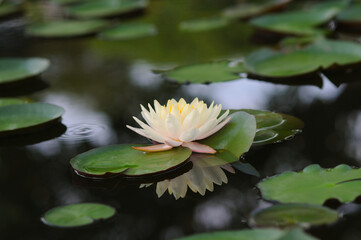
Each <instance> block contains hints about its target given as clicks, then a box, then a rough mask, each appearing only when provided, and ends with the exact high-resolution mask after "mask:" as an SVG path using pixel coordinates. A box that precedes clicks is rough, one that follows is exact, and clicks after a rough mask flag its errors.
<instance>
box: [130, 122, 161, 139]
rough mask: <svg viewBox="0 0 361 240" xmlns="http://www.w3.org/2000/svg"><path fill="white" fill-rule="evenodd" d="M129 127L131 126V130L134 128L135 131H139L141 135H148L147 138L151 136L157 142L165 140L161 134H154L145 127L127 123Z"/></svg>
mask: <svg viewBox="0 0 361 240" xmlns="http://www.w3.org/2000/svg"><path fill="white" fill-rule="evenodd" d="M127 128H129V129H130V130H133V131H134V132H136V133H138V134H139V135H141V136H143V137H146V138H150V139H152V140H154V141H156V142H160V143H163V142H164V140H163V138H162V137H161V136H159V135H158V134H152V133H151V132H150V131H146V130H144V129H141V128H135V127H132V126H129V125H127Z"/></svg>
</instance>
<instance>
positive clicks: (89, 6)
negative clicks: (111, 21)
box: [67, 0, 148, 18]
mask: <svg viewBox="0 0 361 240" xmlns="http://www.w3.org/2000/svg"><path fill="white" fill-rule="evenodd" d="M147 4H148V2H147V1H146V0H97V1H90V2H85V3H81V4H77V5H75V6H72V7H69V8H68V9H67V10H68V13H69V14H70V15H71V16H74V17H78V18H103V17H112V16H118V15H123V14H126V13H130V12H134V11H137V10H141V9H144V8H145V7H146V6H147Z"/></svg>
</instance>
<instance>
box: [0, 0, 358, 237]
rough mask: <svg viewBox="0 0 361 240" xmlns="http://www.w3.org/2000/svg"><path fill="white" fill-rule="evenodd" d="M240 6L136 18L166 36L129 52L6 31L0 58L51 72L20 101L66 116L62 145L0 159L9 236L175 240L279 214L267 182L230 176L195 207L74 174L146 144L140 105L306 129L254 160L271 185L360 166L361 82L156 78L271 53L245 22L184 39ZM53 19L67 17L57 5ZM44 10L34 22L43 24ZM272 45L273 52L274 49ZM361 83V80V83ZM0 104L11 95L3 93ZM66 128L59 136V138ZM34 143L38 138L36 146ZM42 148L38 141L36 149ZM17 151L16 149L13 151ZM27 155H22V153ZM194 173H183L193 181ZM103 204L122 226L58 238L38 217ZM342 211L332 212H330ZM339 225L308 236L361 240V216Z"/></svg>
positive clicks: (110, 44)
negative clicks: (317, 170)
mask: <svg viewBox="0 0 361 240" xmlns="http://www.w3.org/2000/svg"><path fill="white" fill-rule="evenodd" d="M235 2H236V1H232V0H227V1H216V0H202V1H192V0H176V1H166V0H153V1H150V5H149V7H148V8H147V11H146V13H145V14H144V15H142V16H137V19H141V20H144V21H146V22H152V23H154V24H156V26H157V29H158V30H157V35H155V36H149V37H145V38H141V39H135V40H128V41H105V40H99V39H96V38H95V37H84V38H76V39H38V38H30V37H27V36H25V35H24V28H25V27H24V26H25V22H24V19H23V18H15V19H11V20H6V21H2V22H0V57H34V56H36V57H44V58H47V59H49V60H50V62H51V67H50V68H49V69H48V70H47V71H46V72H45V73H44V74H43V80H44V81H45V82H46V83H47V84H49V86H48V87H43V89H42V90H41V91H34V92H31V91H30V90H31V89H30V88H29V92H26V93H21V96H26V97H29V98H31V99H33V100H36V101H41V102H47V103H53V104H56V105H59V106H62V107H63V108H64V109H65V111H66V112H65V114H64V115H63V119H62V124H64V125H65V126H66V127H67V129H66V132H65V133H64V134H62V135H61V136H59V135H60V134H61V133H62V132H64V131H65V129H64V128H63V130H59V129H56V130H55V131H58V134H55V135H57V136H59V137H57V138H55V139H50V140H47V141H43V142H40V143H36V144H32V145H27V146H22V145H24V144H22V143H21V141H20V140H19V141H18V140H14V141H12V142H10V143H11V144H9V142H8V144H6V141H3V142H5V144H4V146H3V147H1V149H0V151H1V152H0V186H1V187H0V189H1V194H0V212H1V216H2V217H1V220H0V232H1V236H2V238H3V239H164V240H165V239H173V238H176V237H180V236H185V235H191V234H194V233H200V232H209V231H213V230H230V229H245V228H248V224H247V219H248V216H249V214H250V213H251V212H252V211H253V210H255V209H257V208H261V207H265V206H267V205H269V203H267V202H266V201H264V200H262V199H260V197H259V192H258V190H257V189H256V188H255V185H256V184H257V183H258V182H259V180H260V178H258V177H255V176H251V175H247V174H244V173H242V172H238V171H236V173H235V174H232V173H230V172H229V171H224V172H225V174H226V176H227V178H228V183H227V184H225V183H223V184H222V185H221V186H218V185H214V191H213V192H210V191H206V192H205V194H204V196H202V195H200V194H198V193H193V192H191V191H190V190H189V189H188V192H187V195H186V196H185V198H180V199H178V200H176V199H175V197H174V196H173V195H170V194H168V193H167V192H165V193H164V194H163V195H162V196H161V197H160V198H158V196H157V193H156V187H155V184H153V185H151V186H148V187H144V188H141V189H140V184H141V183H142V181H141V180H140V179H131V180H127V179H119V178H118V179H112V180H109V181H105V182H104V181H100V180H98V181H91V180H87V179H84V178H82V177H79V176H78V175H76V174H75V173H74V170H73V169H72V168H71V166H70V164H69V161H70V159H71V158H73V157H75V156H76V155H78V154H80V153H82V152H85V151H87V150H90V149H92V148H95V147H100V146H107V145H111V144H118V143H146V142H147V141H146V140H144V139H143V138H142V137H140V136H138V135H136V134H135V133H134V132H132V131H130V130H129V129H127V128H126V125H127V124H129V125H134V120H133V119H132V116H138V115H139V112H140V107H139V104H143V105H144V104H147V103H149V102H152V101H153V100H154V99H157V100H158V101H160V102H161V103H165V101H166V100H167V99H170V98H176V99H179V98H181V97H183V98H185V99H187V100H191V99H193V98H195V97H198V98H200V99H204V100H205V101H206V102H208V103H210V102H211V101H213V100H214V101H215V102H216V103H219V104H222V106H223V108H225V109H241V108H252V109H263V110H270V111H275V112H282V113H286V114H290V115H293V116H296V117H298V118H300V119H302V120H303V121H304V123H305V128H304V131H303V133H302V134H300V135H297V136H296V137H295V138H294V139H292V140H291V141H286V142H283V143H279V144H271V145H265V146H257V147H254V148H252V149H251V151H250V152H248V153H247V154H246V155H245V158H244V159H245V160H246V161H247V162H249V163H251V164H252V165H253V166H254V167H255V168H256V169H257V170H258V171H259V173H260V175H261V178H264V177H267V176H272V175H274V174H277V173H281V172H284V171H286V170H297V171H298V170H301V169H303V168H304V167H306V166H308V165H310V164H312V163H317V164H320V165H321V166H322V167H324V168H332V167H335V166H337V165H338V164H341V163H345V164H348V165H350V166H355V167H360V165H361V150H360V149H361V148H360V143H361V95H360V94H359V92H360V91H361V84H360V83H361V81H360V82H357V81H355V82H353V83H349V84H342V85H341V86H339V87H336V86H335V85H334V84H333V83H331V82H330V81H329V80H328V79H323V87H322V88H319V87H317V86H311V85H307V86H306V85H305V86H302V85H299V86H288V85H281V84H273V83H269V82H264V81H257V80H251V79H241V80H236V81H230V82H224V83H213V84H207V85H201V84H190V85H179V84H176V83H174V82H169V81H164V80H163V79H162V77H161V76H160V75H158V74H155V73H153V72H152V70H154V69H169V68H171V67H174V66H177V65H183V64H192V63H199V62H205V61H211V60H222V59H240V58H243V57H244V56H246V55H247V54H249V53H250V52H252V51H254V50H256V49H258V48H260V47H261V46H265V45H264V44H263V45H262V44H260V43H259V41H257V39H255V36H254V35H253V28H252V27H251V26H250V25H248V24H246V23H243V22H234V23H231V24H230V25H229V26H227V27H224V28H220V29H215V30H212V31H204V32H182V31H179V29H178V24H179V23H180V22H181V21H183V20H189V19H194V18H199V17H207V16H212V15H215V14H216V13H218V12H219V11H220V9H223V8H225V7H228V6H230V5H232V4H234V3H235ZM32 4H34V5H35V6H40V7H44V8H47V9H48V11H47V15H48V16H46V17H48V18H49V19H52V18H55V19H56V18H57V17H59V16H58V15H57V11H56V9H54V8H53V7H52V5H50V4H49V3H48V1H38V2H35V1H34V2H33V3H32ZM36 14H39V13H37V11H35V10H34V16H31V17H32V18H39V17H40V16H38V15H36ZM268 45H269V44H268ZM269 46H272V45H269ZM359 80H361V75H360V79H359ZM0 94H1V95H2V96H8V95H11V93H9V92H4V91H3V92H0ZM60 128H61V127H60ZM28 140H29V141H32V140H33V141H34V142H36V139H32V138H30V139H28ZM38 142H39V141H38ZM9 145H10V146H9ZM17 145H20V146H17ZM188 170H189V169H185V170H181V171H188ZM79 202H99V203H104V204H108V205H111V206H113V207H115V208H116V210H117V214H116V216H115V217H113V218H111V219H109V220H107V221H104V222H100V223H97V224H95V225H90V226H85V227H81V228H74V229H61V228H51V227H49V226H46V225H44V224H43V223H42V222H41V220H40V218H41V216H42V215H43V214H44V213H45V212H46V211H47V210H48V209H51V208H53V207H56V206H60V205H65V204H70V203H79ZM330 204H331V205H332V203H330ZM340 211H341V212H342V213H343V214H344V215H343V217H342V218H341V219H340V220H339V221H338V222H337V223H335V224H332V225H329V226H321V227H312V228H311V229H309V230H308V232H310V233H311V234H313V235H314V236H316V237H318V238H320V239H328V240H330V239H337V240H339V239H344V240H354V239H360V238H361V229H360V228H359V221H360V220H361V209H360V207H359V205H357V204H356V203H350V204H347V205H344V206H342V209H341V210H340Z"/></svg>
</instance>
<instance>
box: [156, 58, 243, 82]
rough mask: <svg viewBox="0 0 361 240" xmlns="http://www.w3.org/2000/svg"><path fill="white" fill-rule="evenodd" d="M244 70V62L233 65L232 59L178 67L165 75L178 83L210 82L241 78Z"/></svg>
mask: <svg viewBox="0 0 361 240" xmlns="http://www.w3.org/2000/svg"><path fill="white" fill-rule="evenodd" d="M243 72H245V69H244V66H243V63H238V64H236V65H235V66H231V62H230V61H219V62H209V63H200V64H193V65H187V66H181V67H177V68H174V69H172V70H169V71H166V72H164V73H163V76H164V77H165V78H166V79H169V80H172V81H176V82H178V83H210V82H224V81H231V80H235V79H239V78H240V77H239V73H243Z"/></svg>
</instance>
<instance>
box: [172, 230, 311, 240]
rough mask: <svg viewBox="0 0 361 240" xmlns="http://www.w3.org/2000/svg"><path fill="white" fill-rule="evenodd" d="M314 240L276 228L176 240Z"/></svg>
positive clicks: (210, 234)
mask: <svg viewBox="0 0 361 240" xmlns="http://www.w3.org/2000/svg"><path fill="white" fill-rule="evenodd" d="M220 239H222V240H265V239H267V240H316V238H314V237H312V236H310V235H308V234H306V233H305V232H303V231H302V230H301V229H298V228H294V229H289V230H280V229H276V228H264V229H249V230H248V229H247V230H239V231H219V232H213V233H201V234H196V235H193V236H189V237H181V238H177V239H176V240H220Z"/></svg>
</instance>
